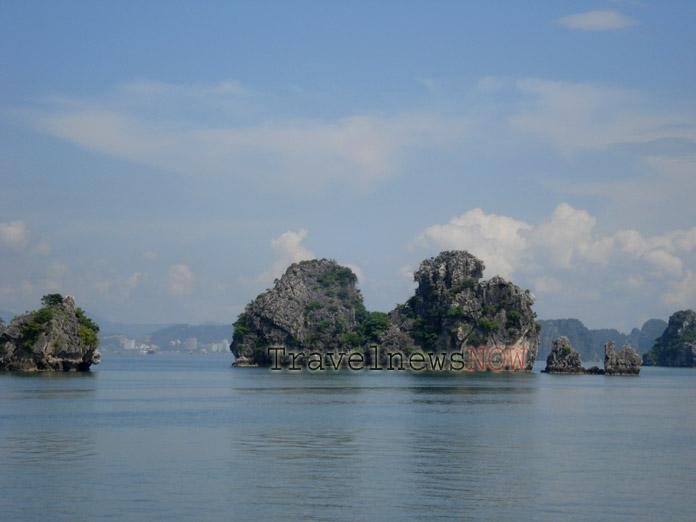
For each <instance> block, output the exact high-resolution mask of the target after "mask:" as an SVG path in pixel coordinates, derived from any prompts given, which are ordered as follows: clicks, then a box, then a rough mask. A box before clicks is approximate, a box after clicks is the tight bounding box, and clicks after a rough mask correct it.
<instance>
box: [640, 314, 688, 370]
mask: <svg viewBox="0 0 696 522" xmlns="http://www.w3.org/2000/svg"><path fill="white" fill-rule="evenodd" d="M644 359H645V364H646V365H650V366H681V367H694V366H696V312H694V311H693V310H681V311H679V312H675V313H674V314H672V316H671V317H670V318H669V323H668V324H667V328H666V329H665V331H664V332H663V334H662V335H661V336H660V337H658V338H657V339H656V340H655V344H654V345H653V347H652V348H651V349H650V351H649V352H648V353H646V354H645V356H644Z"/></svg>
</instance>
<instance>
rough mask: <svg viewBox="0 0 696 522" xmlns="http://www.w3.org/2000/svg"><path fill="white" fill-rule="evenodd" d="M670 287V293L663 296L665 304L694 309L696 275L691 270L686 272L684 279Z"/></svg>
mask: <svg viewBox="0 0 696 522" xmlns="http://www.w3.org/2000/svg"><path fill="white" fill-rule="evenodd" d="M671 287H672V291H671V292H669V293H667V294H665V295H664V296H663V301H664V302H665V304H667V305H669V306H674V307H679V308H694V303H696V275H695V274H694V271H693V270H687V271H686V275H685V276H684V278H683V279H681V280H679V281H674V282H672V284H671Z"/></svg>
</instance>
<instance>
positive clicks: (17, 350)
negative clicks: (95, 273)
mask: <svg viewBox="0 0 696 522" xmlns="http://www.w3.org/2000/svg"><path fill="white" fill-rule="evenodd" d="M42 303H43V305H44V307H43V308H41V309H39V310H36V311H34V312H29V313H26V314H22V315H19V316H17V317H15V318H14V319H13V320H12V321H11V322H10V324H9V325H8V326H7V327H6V328H4V329H2V331H1V333H0V370H19V371H41V370H57V371H86V370H89V367H90V366H91V365H92V364H99V362H100V357H101V355H100V354H99V352H98V351H97V346H98V345H99V338H98V337H97V333H98V332H99V326H97V325H96V324H95V323H94V322H93V321H92V320H91V319H89V318H88V317H86V316H85V315H84V312H83V311H82V310H81V309H80V308H76V307H75V299H74V298H73V297H72V296H67V297H62V296H61V295H60V294H49V295H46V296H44V297H43V299H42Z"/></svg>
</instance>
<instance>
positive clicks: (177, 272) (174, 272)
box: [167, 264, 194, 297]
mask: <svg viewBox="0 0 696 522" xmlns="http://www.w3.org/2000/svg"><path fill="white" fill-rule="evenodd" d="M193 283H194V276H193V272H192V271H191V269H190V268H189V267H188V266H187V265H184V264H178V265H172V266H170V267H169V270H168V271H167V289H168V290H169V293H170V294H172V295H174V296H178V297H181V296H185V295H190V294H192V293H193Z"/></svg>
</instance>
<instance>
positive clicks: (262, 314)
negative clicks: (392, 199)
mask: <svg viewBox="0 0 696 522" xmlns="http://www.w3.org/2000/svg"><path fill="white" fill-rule="evenodd" d="M483 270H484V264H483V262H482V261H480V260H479V259H477V258H476V257H474V256H473V255H471V254H469V253H468V252H464V251H447V252H442V253H441V254H440V255H438V256H437V257H434V258H431V259H427V260H425V261H423V262H422V263H421V265H420V268H419V269H418V271H417V272H416V273H415V274H414V279H415V281H416V282H417V283H418V287H417V289H416V292H415V295H414V296H413V297H412V298H410V299H409V300H408V302H407V303H406V304H404V305H401V306H398V307H397V308H396V309H395V310H393V311H392V312H390V313H389V314H384V313H380V312H371V313H370V312H367V311H366V310H365V307H364V306H363V303H362V296H361V295H360V291H359V290H358V289H357V287H356V286H355V285H356V281H357V278H356V277H355V275H354V274H353V273H352V272H351V271H350V269H348V268H345V267H341V266H340V265H338V264H336V263H335V262H334V261H331V260H326V259H322V260H313V261H303V262H301V263H297V264H294V265H291V266H290V267H289V268H288V270H287V271H286V273H285V274H284V275H283V276H282V277H281V279H280V280H278V281H276V283H275V285H274V287H273V289H271V290H268V291H267V292H264V293H263V294H261V295H259V296H258V297H257V298H256V299H255V300H254V301H252V302H251V303H250V304H249V305H247V307H246V310H245V311H244V313H243V314H241V315H240V317H239V318H238V320H237V321H236V322H235V332H234V336H233V340H232V345H231V346H230V349H231V350H232V352H233V354H234V355H235V357H236V364H237V365H239V366H242V365H270V364H271V359H270V356H269V355H268V349H269V348H272V347H282V348H283V349H284V350H286V352H287V353H291V352H293V351H294V352H305V353H307V352H308V351H313V352H318V353H328V352H336V351H345V350H354V351H358V352H360V353H364V354H365V357H366V359H367V362H368V363H369V362H372V361H371V358H372V356H373V354H374V353H376V352H377V353H379V354H380V355H379V359H380V361H381V362H384V361H385V359H384V358H385V357H386V354H387V353H392V352H401V353H404V354H413V353H416V352H420V353H423V354H427V353H434V354H442V353H446V354H448V355H450V354H453V353H455V352H458V353H461V354H462V355H463V365H464V367H465V368H467V369H475V370H494V371H531V369H532V366H533V365H534V361H535V359H536V356H537V351H538V347H539V329H540V325H538V324H537V323H536V322H535V317H536V314H534V312H533V311H532V308H531V307H532V304H533V303H534V296H533V295H532V294H531V293H530V292H529V291H524V290H522V289H521V288H519V287H518V286H516V285H514V284H512V283H510V282H508V281H505V280H504V279H503V278H501V277H493V278H492V279H490V280H488V281H479V280H480V279H481V277H482V275H483ZM375 351H376V352H375ZM447 367H448V366H447ZM447 367H446V368H444V369H447Z"/></svg>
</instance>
